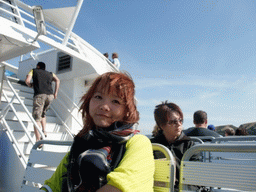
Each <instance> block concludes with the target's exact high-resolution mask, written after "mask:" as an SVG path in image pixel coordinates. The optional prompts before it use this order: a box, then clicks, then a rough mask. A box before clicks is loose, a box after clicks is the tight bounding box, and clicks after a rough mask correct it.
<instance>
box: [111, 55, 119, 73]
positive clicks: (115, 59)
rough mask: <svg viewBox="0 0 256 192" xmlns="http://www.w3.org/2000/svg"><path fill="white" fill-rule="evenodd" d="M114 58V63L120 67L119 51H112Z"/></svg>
mask: <svg viewBox="0 0 256 192" xmlns="http://www.w3.org/2000/svg"><path fill="white" fill-rule="evenodd" d="M112 59H113V64H114V65H115V66H116V67H117V68H118V69H119V68H120V62H119V59H118V54H117V53H112Z"/></svg>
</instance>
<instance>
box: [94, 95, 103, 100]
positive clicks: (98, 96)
mask: <svg viewBox="0 0 256 192" xmlns="http://www.w3.org/2000/svg"><path fill="white" fill-rule="evenodd" d="M94 98H95V99H101V98H102V97H101V96H100V95H95V96H94Z"/></svg>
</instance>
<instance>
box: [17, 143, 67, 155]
mask: <svg viewBox="0 0 256 192" xmlns="http://www.w3.org/2000/svg"><path fill="white" fill-rule="evenodd" d="M18 144H19V147H20V149H23V153H24V154H25V156H27V157H28V156H29V154H30V152H31V149H32V147H33V145H32V143H29V142H19V143H18ZM42 150H44V151H52V152H68V151H70V147H69V146H58V145H43V148H42Z"/></svg>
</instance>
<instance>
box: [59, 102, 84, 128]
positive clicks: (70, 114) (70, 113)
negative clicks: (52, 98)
mask: <svg viewBox="0 0 256 192" xmlns="http://www.w3.org/2000/svg"><path fill="white" fill-rule="evenodd" d="M57 101H58V102H59V103H60V104H61V105H62V106H63V107H64V108H65V109H66V110H67V111H68V112H69V117H70V116H72V117H73V118H74V119H75V121H76V122H77V123H78V124H79V125H80V126H81V127H83V125H82V124H81V123H80V122H79V120H78V119H77V118H76V117H75V116H74V115H73V114H72V111H71V110H69V109H68V107H67V106H66V105H65V104H64V102H62V101H61V100H60V99H57ZM69 117H68V118H69ZM68 118H67V119H66V121H67V120H68Z"/></svg>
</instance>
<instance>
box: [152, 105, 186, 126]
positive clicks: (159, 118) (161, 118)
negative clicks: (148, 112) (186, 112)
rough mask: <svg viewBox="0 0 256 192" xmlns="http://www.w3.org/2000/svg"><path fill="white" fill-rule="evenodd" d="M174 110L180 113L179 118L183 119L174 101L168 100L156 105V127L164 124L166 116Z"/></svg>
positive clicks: (166, 120) (166, 119)
mask: <svg viewBox="0 0 256 192" xmlns="http://www.w3.org/2000/svg"><path fill="white" fill-rule="evenodd" d="M173 112H176V113H178V114H179V115H180V118H181V119H183V113H182V111H181V109H180V107H179V106H178V105H176V104H175V103H168V101H165V102H162V104H160V105H157V106H156V107H155V111H154V117H155V121H156V124H157V126H158V127H161V126H163V125H166V123H167V122H168V118H167V117H168V116H170V114H171V113H173Z"/></svg>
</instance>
